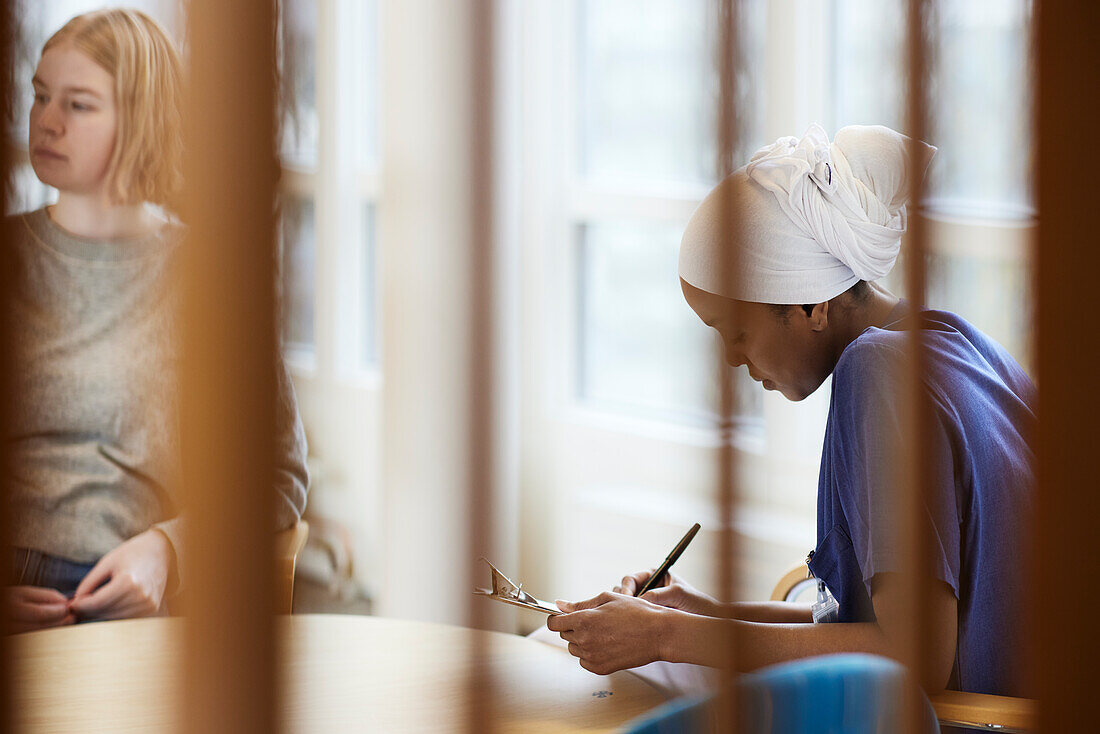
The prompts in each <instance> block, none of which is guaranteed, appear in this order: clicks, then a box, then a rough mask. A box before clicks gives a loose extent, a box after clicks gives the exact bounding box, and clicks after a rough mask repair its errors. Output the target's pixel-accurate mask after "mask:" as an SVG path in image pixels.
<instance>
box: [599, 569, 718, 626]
mask: <svg viewBox="0 0 1100 734" xmlns="http://www.w3.org/2000/svg"><path fill="white" fill-rule="evenodd" d="M654 570H655V569H651V570H649V571H639V572H637V573H635V574H631V575H630V576H623V580H622V583H621V584H619V585H618V586H616V587H615V588H614V589H612V591H614V592H615V593H618V594H625V595H627V596H634V592H635V591H636V590H637V589H640V588H641V587H642V586H643V585H644V584H645V582H646V581H648V580H649V577H650V576H651V575H652V574H653V571H654ZM642 598H643V599H645V600H646V601H651V602H653V603H654V604H659V605H661V606H662V607H668V608H670V609H679V610H682V611H685V612H691V613H692V614H702V615H704V616H707V617H720V616H722V605H721V604H720V603H719V602H718V600H717V599H715V598H714V597H712V596H710V595H708V594H704V593H703V592H701V591H699V590H698V589H696V588H695V587H694V586H692V585H691V584H689V583H688V582H686V581H684V580H683V579H682V578H680V577H679V576H677V575H676V574H674V573H672V572H671V571H669V572H668V573H666V574H665V575H664V577H663V578H662V579H661V580H660V581H658V582H657V586H655V587H654V588H652V589H650V590H649V591H647V592H646V593H645V595H644V596H643V597H642Z"/></svg>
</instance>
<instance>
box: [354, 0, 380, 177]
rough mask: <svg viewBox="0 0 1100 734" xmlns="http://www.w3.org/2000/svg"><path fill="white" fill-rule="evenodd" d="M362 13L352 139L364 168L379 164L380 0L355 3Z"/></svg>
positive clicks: (357, 25)
mask: <svg viewBox="0 0 1100 734" xmlns="http://www.w3.org/2000/svg"><path fill="white" fill-rule="evenodd" d="M353 8H354V10H355V12H357V13H360V14H361V15H360V16H358V17H356V18H355V19H354V22H355V24H356V27H357V28H359V29H360V30H359V33H358V36H357V39H358V42H357V43H356V44H355V50H354V53H355V58H354V59H352V60H351V62H350V65H351V69H350V70H349V72H348V73H350V74H353V75H354V83H355V94H354V102H353V104H354V107H355V109H354V111H353V113H352V114H353V115H354V119H353V120H351V123H352V129H353V130H354V131H355V132H354V134H353V135H351V136H350V137H351V140H352V141H353V144H354V145H355V148H356V160H357V161H358V163H359V166H360V168H362V169H365V170H376V169H377V168H378V160H379V155H378V3H377V1H376V0H361V1H358V0H357V2H355V3H354V4H353Z"/></svg>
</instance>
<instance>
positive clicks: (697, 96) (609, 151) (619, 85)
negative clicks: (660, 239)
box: [576, 0, 764, 183]
mask: <svg viewBox="0 0 1100 734" xmlns="http://www.w3.org/2000/svg"><path fill="white" fill-rule="evenodd" d="M712 5H713V4H712V3H708V2H706V0H584V1H582V2H580V3H579V6H578V16H579V17H578V30H577V43H578V79H577V89H578V98H577V102H576V104H577V110H578V135H579V154H580V161H579V165H580V170H581V173H582V175H584V176H587V177H589V178H594V179H607V180H623V179H649V180H662V181H684V182H704V183H706V182H712V181H714V178H715V156H716V151H717V144H716V140H717V135H716V109H717V103H718V99H719V94H718V92H719V89H718V79H717V74H716V69H715V62H714V54H715V43H716V37H715V36H716V28H715V23H714V16H713V14H712V13H713V7H712ZM743 7H744V10H743V13H744V18H745V22H744V23H743V27H744V28H745V29H746V32H745V34H744V39H743V41H742V43H744V44H747V45H748V46H749V48H747V49H746V53H745V54H744V56H745V58H746V60H747V64H748V71H747V73H745V74H743V75H742V77H741V80H740V84H739V92H740V94H739V99H738V105H737V108H738V110H739V112H740V113H741V116H742V117H743V127H744V128H745V130H746V133H745V134H746V136H747V138H748V139H751V141H752V143H751V144H750V145H746V146H742V147H743V148H745V149H746V150H747V149H749V148H750V147H751V145H754V144H755V143H756V142H757V141H756V137H757V135H756V133H757V131H758V130H759V129H760V128H761V125H760V115H761V113H762V106H761V105H760V104H759V97H760V95H759V89H760V85H759V83H758V81H757V80H758V79H759V69H758V63H759V60H760V59H761V58H762V54H760V53H758V52H757V51H755V50H754V49H755V48H757V47H758V46H759V43H760V39H761V38H762V36H763V17H764V15H763V3H760V2H750V3H743ZM748 139H747V140H746V142H749V140H748Z"/></svg>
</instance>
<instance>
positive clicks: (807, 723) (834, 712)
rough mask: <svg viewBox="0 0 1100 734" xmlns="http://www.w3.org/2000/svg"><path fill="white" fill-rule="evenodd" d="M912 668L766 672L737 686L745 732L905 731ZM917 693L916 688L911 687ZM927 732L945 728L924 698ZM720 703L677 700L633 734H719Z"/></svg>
mask: <svg viewBox="0 0 1100 734" xmlns="http://www.w3.org/2000/svg"><path fill="white" fill-rule="evenodd" d="M910 685H912V684H911V683H909V682H907V680H906V677H905V669H904V668H903V667H902V666H901V665H900V664H898V663H896V662H894V661H893V660H888V659H886V658H882V657H878V656H875V655H862V654H855V653H845V654H841V655H823V656H821V657H814V658H806V659H804V660H795V661H792V662H789V663H782V664H780V665H774V666H771V667H768V668H764V669H762V670H760V671H757V672H756V673H753V674H751V675H745V676H741V678H739V679H738V681H737V687H738V704H739V705H738V708H739V712H738V715H739V717H740V723H741V728H740V731H741V733H742V734H879V733H880V732H896V731H902V730H903V727H902V725H901V722H902V717H903V716H904V710H903V704H904V698H905V697H904V694H905V692H906V690H907V687H908V686H910ZM909 690H912V689H909ZM920 696H921V701H922V706H923V709H924V710H923V712H922V718H923V719H924V722H923V727H922V728H921V729H918V731H921V732H928V734H938V732H939V725H938V724H937V723H936V717H935V713H934V712H933V711H932V706H931V704H929V703H928V699H927V698H925V697H924V694H923V693H921V694H920ZM712 701H713V697H691V698H682V699H676V700H674V701H670V702H668V703H666V704H665V705H663V706H660V707H659V708H657V709H654V710H653V711H651V712H649V713H648V714H646V715H645V716H643V717H641V718H639V719H635V720H634V721H633V722H631V723H629V724H628V725H627V727H626V728H625V731H627V732H630V734H687V733H688V732H692V733H695V732H712V731H719V726H718V723H717V722H716V721H715V720H714V711H713V707H712V705H711V704H712Z"/></svg>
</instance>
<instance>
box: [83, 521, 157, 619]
mask: <svg viewBox="0 0 1100 734" xmlns="http://www.w3.org/2000/svg"><path fill="white" fill-rule="evenodd" d="M174 560H175V551H173V550H172V544H171V543H169V542H168V538H167V537H166V536H165V535H164V533H162V532H160V531H159V530H146V531H145V532H144V533H142V534H141V535H135V536H134V537H133V538H130V539H129V540H127V541H126V542H125V543H123V544H122V545H120V546H118V547H117V548H115V549H114V550H112V551H111V552H110V553H108V554H107V555H105V556H103V558H101V559H99V563H97V564H96V565H95V566H94V567H93V568H92V570H91V571H89V572H88V575H87V576H85V577H84V579H83V580H81V582H80V585H79V586H78V587H77V589H76V594H74V595H73V600H72V601H71V602H70V603H69V609H70V610H71V611H72V612H73V613H74V614H75V615H76V616H77V617H78V618H81V619H127V618H130V617H149V616H152V615H154V614H156V613H157V612H158V611H159V610H160V606H161V602H162V601H164V592H165V588H166V587H167V585H168V578H169V574H170V573H171V570H172V564H173V561H174Z"/></svg>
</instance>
